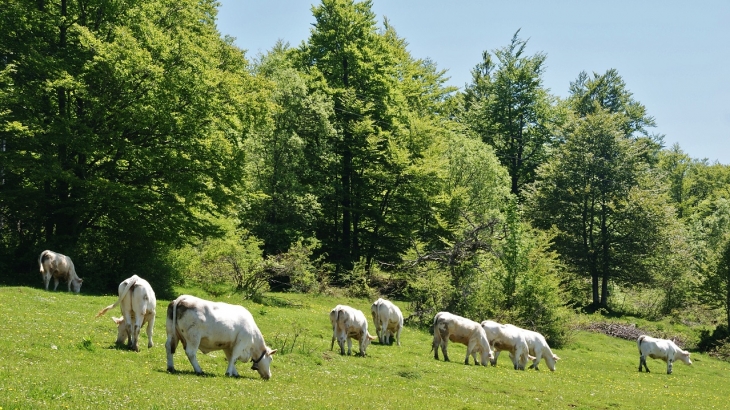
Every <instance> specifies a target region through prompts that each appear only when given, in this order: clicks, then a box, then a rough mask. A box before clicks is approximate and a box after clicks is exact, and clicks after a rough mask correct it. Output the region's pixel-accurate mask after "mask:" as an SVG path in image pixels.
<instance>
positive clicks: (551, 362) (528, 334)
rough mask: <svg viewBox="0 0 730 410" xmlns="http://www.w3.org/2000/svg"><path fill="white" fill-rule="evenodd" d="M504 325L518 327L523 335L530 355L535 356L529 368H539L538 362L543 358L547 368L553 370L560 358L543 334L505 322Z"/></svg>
mask: <svg viewBox="0 0 730 410" xmlns="http://www.w3.org/2000/svg"><path fill="white" fill-rule="evenodd" d="M505 326H511V327H514V328H516V329H519V330H520V331H521V332H522V333H523V335H524V336H525V341H526V342H527V346H528V347H529V348H530V355H532V356H535V359H534V360H533V362H532V365H530V369H532V368H534V369H535V370H540V369H539V368H538V367H537V366H538V365H539V364H540V360H542V358H545V363H547V367H548V369H550V371H551V372H554V371H555V362H557V361H558V360H560V358H559V357H558V356H557V355H556V354H555V353H553V351H552V350H551V349H550V346H549V345H548V343H547V340H545V337H544V336H543V335H541V334H540V333H537V332H534V331H532V330H527V329H522V328H519V327H517V326H514V325H509V324H507V325H505Z"/></svg>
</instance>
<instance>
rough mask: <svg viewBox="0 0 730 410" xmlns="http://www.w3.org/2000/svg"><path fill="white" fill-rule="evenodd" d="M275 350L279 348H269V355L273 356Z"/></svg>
mask: <svg viewBox="0 0 730 410" xmlns="http://www.w3.org/2000/svg"><path fill="white" fill-rule="evenodd" d="M277 350H279V349H274V350H269V356H273V355H274V353H276V351H277Z"/></svg>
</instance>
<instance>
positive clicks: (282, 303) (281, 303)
mask: <svg viewBox="0 0 730 410" xmlns="http://www.w3.org/2000/svg"><path fill="white" fill-rule="evenodd" d="M257 302H258V303H261V304H262V305H264V306H270V307H281V308H300V309H301V308H306V307H308V306H306V305H305V304H304V303H300V302H294V301H291V300H287V299H284V298H281V297H277V296H271V295H264V296H261V298H260V300H257Z"/></svg>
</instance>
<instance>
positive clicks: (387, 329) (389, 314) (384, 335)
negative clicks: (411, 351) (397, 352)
mask: <svg viewBox="0 0 730 410" xmlns="http://www.w3.org/2000/svg"><path fill="white" fill-rule="evenodd" d="M370 313H371V314H372V315H373V322H374V323H375V332H376V333H377V334H378V341H379V342H380V344H391V343H393V341H392V340H391V339H390V337H391V336H393V337H394V339H395V340H396V342H397V344H398V346H400V332H401V330H402V329H403V313H401V311H400V309H399V308H398V306H396V305H394V304H393V303H392V302H390V301H388V300H385V299H383V298H380V299H378V300H376V301H375V302H373V304H372V306H370Z"/></svg>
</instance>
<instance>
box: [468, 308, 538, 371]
mask: <svg viewBox="0 0 730 410" xmlns="http://www.w3.org/2000/svg"><path fill="white" fill-rule="evenodd" d="M481 325H482V329H484V332H485V333H486V334H487V339H489V343H490V345H491V346H492V348H493V349H494V359H493V360H492V362H491V363H492V366H496V365H497V358H498V357H499V353H500V352H501V351H502V350H505V351H508V352H509V357H510V359H512V365H513V367H514V369H515V370H525V366H526V365H527V362H528V361H529V360H534V359H535V357H534V356H530V354H529V352H530V348H529V346H528V345H527V341H526V340H525V335H524V333H523V332H522V331H521V329H519V328H517V327H514V326H507V325H502V324H500V323H497V322H493V321H491V320H485V321H483V322H482V323H481Z"/></svg>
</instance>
